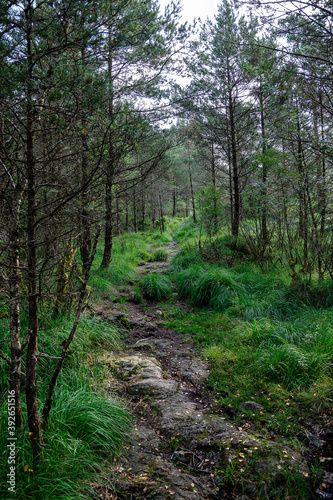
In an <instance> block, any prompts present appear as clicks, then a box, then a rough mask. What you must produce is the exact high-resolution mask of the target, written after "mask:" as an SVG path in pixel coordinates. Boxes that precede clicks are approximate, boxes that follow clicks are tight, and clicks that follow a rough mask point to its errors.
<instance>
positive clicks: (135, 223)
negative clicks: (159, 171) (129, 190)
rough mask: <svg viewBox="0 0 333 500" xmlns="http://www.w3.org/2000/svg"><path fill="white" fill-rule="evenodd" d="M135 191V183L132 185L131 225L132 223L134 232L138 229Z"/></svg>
mask: <svg viewBox="0 0 333 500" xmlns="http://www.w3.org/2000/svg"><path fill="white" fill-rule="evenodd" d="M135 195H136V193H135V184H134V185H133V225H134V232H135V233H136V232H137V231H138V219H137V214H136V196H135Z"/></svg>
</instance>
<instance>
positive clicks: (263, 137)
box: [259, 84, 268, 254]
mask: <svg viewBox="0 0 333 500" xmlns="http://www.w3.org/2000/svg"><path fill="white" fill-rule="evenodd" d="M259 102H260V122H261V140H262V158H263V160H262V188H261V239H262V243H263V254H264V252H265V248H266V246H267V245H268V229H267V171H268V165H267V159H266V131H265V117H264V100H263V94H262V89H261V84H260V90H259Z"/></svg>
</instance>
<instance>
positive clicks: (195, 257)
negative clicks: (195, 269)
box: [170, 243, 203, 273]
mask: <svg viewBox="0 0 333 500" xmlns="http://www.w3.org/2000/svg"><path fill="white" fill-rule="evenodd" d="M196 264H203V259H202V257H201V255H200V253H199V252H198V248H197V246H196V245H192V244H190V243H185V244H184V245H183V246H182V248H181V249H180V251H179V252H177V253H176V255H174V256H173V257H172V259H171V263H170V271H171V272H175V273H177V272H180V271H183V270H184V269H187V268H188V267H189V266H191V265H196Z"/></svg>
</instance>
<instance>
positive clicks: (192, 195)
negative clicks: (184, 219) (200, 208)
mask: <svg viewBox="0 0 333 500" xmlns="http://www.w3.org/2000/svg"><path fill="white" fill-rule="evenodd" d="M187 149H188V171H189V175H190V187H191V198H192V209H193V220H194V222H197V217H196V213H195V200H194V191H193V182H192V169H191V156H190V142H189V141H187Z"/></svg>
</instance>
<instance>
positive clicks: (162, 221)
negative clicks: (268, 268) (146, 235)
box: [159, 193, 165, 233]
mask: <svg viewBox="0 0 333 500" xmlns="http://www.w3.org/2000/svg"><path fill="white" fill-rule="evenodd" d="M159 198H160V212H161V233H164V231H165V226H164V214H163V203H162V195H161V193H159Z"/></svg>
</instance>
